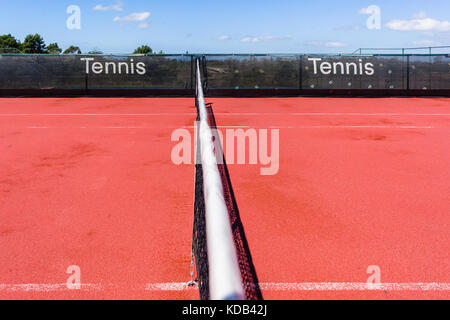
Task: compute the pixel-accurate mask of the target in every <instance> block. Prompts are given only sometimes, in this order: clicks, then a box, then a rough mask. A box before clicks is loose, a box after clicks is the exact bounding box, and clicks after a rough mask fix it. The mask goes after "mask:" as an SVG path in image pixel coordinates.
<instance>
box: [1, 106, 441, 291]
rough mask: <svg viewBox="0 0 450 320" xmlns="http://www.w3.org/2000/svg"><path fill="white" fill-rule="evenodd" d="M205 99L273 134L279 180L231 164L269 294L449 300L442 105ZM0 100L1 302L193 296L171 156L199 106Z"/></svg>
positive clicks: (178, 179)
mask: <svg viewBox="0 0 450 320" xmlns="http://www.w3.org/2000/svg"><path fill="white" fill-rule="evenodd" d="M206 100H207V102H210V103H213V104H212V110H213V113H214V117H215V121H216V124H217V128H218V129H219V130H221V128H223V129H226V128H247V129H248V128H253V129H258V130H259V129H271V130H275V129H277V130H279V135H280V140H279V141H280V151H279V152H280V155H279V171H278V173H277V174H275V175H261V174H260V169H261V166H258V165H238V164H228V166H227V167H228V170H229V176H230V180H231V183H232V187H233V191H234V196H235V199H236V203H237V206H238V208H239V215H240V221H241V223H242V226H243V230H244V231H245V237H246V242H247V243H248V247H249V252H250V254H251V259H252V264H253V267H254V269H255V271H256V275H257V279H258V284H259V288H260V290H261V293H262V296H263V298H264V299H312V298H314V299H317V298H319V299H323V298H337V299H340V298H345V299H348V298H355V299H365V298H380V299H383V298H388V299H392V298H406V299H410V298H448V297H449V287H450V285H449V282H450V281H449V279H448V275H449V274H450V273H449V271H450V270H449V264H448V252H449V249H450V247H449V239H448V228H449V222H450V221H449V216H448V212H449V209H450V202H449V198H448V181H449V179H450V171H449V170H448V163H449V162H450V153H449V150H450V146H449V142H448V139H446V138H445V137H446V136H448V134H449V131H450V100H449V99H444V98H436V99H430V98H386V99H364V98H361V99H356V98H258V99H251V98H239V99H237V98H207V99H206ZM0 104H1V109H0V113H1V114H0V121H1V125H0V128H1V134H0V143H1V150H3V152H2V153H1V163H2V166H1V169H0V170H1V176H2V180H1V182H0V185H1V201H0V206H1V210H0V214H1V220H2V225H1V232H0V234H1V242H2V259H1V260H0V275H1V284H0V297H1V298H2V299H16V298H20V299H35V298H43V299H61V298H62V299H79V298H81V299H88V298H95V299H98V298H100V299H130V298H136V299H198V298H199V292H198V289H197V288H195V287H190V288H188V287H186V286H185V283H187V282H188V281H189V280H190V274H189V270H190V261H191V255H190V253H191V245H192V243H191V239H192V224H193V216H192V212H193V204H194V203H193V194H194V187H195V182H194V174H195V166H194V164H192V165H175V164H174V163H173V162H172V160H171V152H172V148H173V147H174V145H175V144H174V142H173V141H171V135H172V133H173V131H174V130H176V129H179V128H186V129H187V130H189V131H192V133H194V131H193V127H194V123H195V120H196V116H197V112H196V108H195V101H194V99H192V98H14V99H1V100H0ZM446 190H447V191H446ZM71 265H77V266H79V267H80V268H81V283H82V286H81V289H80V290H69V289H67V287H66V281H67V278H68V277H69V275H68V274H67V273H66V269H67V268H68V267H69V266H71ZM371 265H377V266H379V267H380V269H381V283H382V285H381V287H380V288H378V289H376V290H369V288H368V287H367V286H366V284H365V283H366V280H367V278H368V277H369V276H370V275H368V274H367V272H366V271H367V268H368V267H369V266H371Z"/></svg>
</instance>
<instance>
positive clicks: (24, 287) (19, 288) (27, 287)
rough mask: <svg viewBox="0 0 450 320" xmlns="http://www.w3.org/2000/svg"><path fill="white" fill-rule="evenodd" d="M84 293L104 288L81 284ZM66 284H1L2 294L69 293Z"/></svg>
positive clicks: (0, 290)
mask: <svg viewBox="0 0 450 320" xmlns="http://www.w3.org/2000/svg"><path fill="white" fill-rule="evenodd" d="M80 286H81V289H80V290H83V291H92V290H97V291H98V290H102V288H103V286H102V285H98V284H89V283H87V284H81V285H80ZM68 290H69V289H68V288H67V284H66V283H62V284H35V283H27V284H0V292H2V291H14V292H54V291H68Z"/></svg>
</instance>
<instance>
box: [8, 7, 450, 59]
mask: <svg viewBox="0 0 450 320" xmlns="http://www.w3.org/2000/svg"><path fill="white" fill-rule="evenodd" d="M0 4H1V6H0V8H1V9H0V34H5V33H11V34H13V35H14V36H16V37H17V38H19V39H20V40H23V38H24V37H25V36H26V35H27V34H29V33H40V34H41V35H42V36H43V37H44V39H45V41H46V43H51V42H58V44H59V45H60V46H61V47H63V48H66V47H68V46H69V45H72V44H74V45H78V46H80V47H81V49H82V50H83V51H85V52H87V51H90V50H93V49H99V50H101V51H103V52H106V53H128V52H131V51H133V49H135V48H136V47H137V46H139V45H141V44H148V45H150V46H151V47H152V48H153V49H155V50H163V51H164V52H166V53H183V52H186V51H189V52H191V53H194V52H195V53H200V52H207V53H218V52H223V53H243V52H249V53H251V52H258V53H266V52H272V53H303V52H318V53H319V52H330V53H334V52H342V53H348V52H352V51H354V50H355V49H357V48H359V47H414V46H422V45H424V46H429V45H450V1H448V0H432V1H423V0H395V1H393V0H379V1H375V0H373V1H372V0H369V1H361V0H339V1H335V0H315V1H304V0H271V1H267V0H257V1H256V0H241V1H238V0H224V1H218V0H209V1H206V0H197V1H186V0H184V1H181V0H170V1H161V0H121V1H116V0H99V1H90V0H78V1H77V0H69V1H66V0H58V1H55V0H34V1H32V0H13V1H11V0H0ZM70 5H77V6H78V7H79V8H80V9H81V15H80V16H81V29H79V30H69V29H68V28H67V26H66V20H67V19H68V18H69V14H67V12H66V10H67V8H68V7H69V6H70ZM370 5H376V6H378V7H379V8H380V9H381V14H380V17H381V26H380V27H381V28H380V29H368V27H367V25H366V20H367V19H368V18H369V17H370V14H369V13H370V12H368V11H370V10H367V9H365V10H364V8H368V7H369V6H370ZM94 8H95V10H94Z"/></svg>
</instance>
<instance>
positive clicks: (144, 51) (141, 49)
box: [133, 45, 153, 54]
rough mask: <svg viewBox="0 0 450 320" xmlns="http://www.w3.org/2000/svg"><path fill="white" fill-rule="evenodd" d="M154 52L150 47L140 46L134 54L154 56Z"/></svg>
mask: <svg viewBox="0 0 450 320" xmlns="http://www.w3.org/2000/svg"><path fill="white" fill-rule="evenodd" d="M152 53H153V50H152V48H150V47H149V46H145V45H144V46H140V47H139V48H137V49H136V50H134V52H133V54H152Z"/></svg>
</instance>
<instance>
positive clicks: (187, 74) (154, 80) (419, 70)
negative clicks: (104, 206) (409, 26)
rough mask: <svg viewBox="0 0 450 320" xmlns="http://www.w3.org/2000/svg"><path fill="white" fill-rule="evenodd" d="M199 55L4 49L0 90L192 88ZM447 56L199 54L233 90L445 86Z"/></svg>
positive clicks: (207, 73)
mask: <svg viewBox="0 0 450 320" xmlns="http://www.w3.org/2000/svg"><path fill="white" fill-rule="evenodd" d="M197 58H198V56H196V55H188V54H186V55H182V54H180V55H151V56H126V55H122V56H121V55H18V54H10V55H7V54H6V55H0V75H1V77H0V90H14V89H19V90H27V89H28V90H44V89H60V90H89V89H92V90H104V89H105V90H107V89H110V90H122V91H124V90H127V89H137V90H139V89H147V90H152V89H155V91H157V90H160V89H162V90H166V89H168V90H170V89H174V90H192V89H193V88H194V84H195V81H194V76H193V75H194V69H195V68H194V61H195V60H196V59H197ZM87 59H88V60H87ZM449 63H450V55H445V54H434V55H419V54H416V55H414V54H412V55H411V54H410V55H384V54H383V55H366V56H365V55H270V54H265V55H258V54H253V55H249V54H247V55H245V54H239V55H204V56H203V59H202V64H203V65H202V66H203V69H204V74H203V76H204V80H205V85H206V86H205V88H206V89H211V90H223V91H224V90H225V91H226V90H228V91H230V90H231V91H232V92H234V91H235V90H236V94H239V93H238V92H239V89H242V90H248V89H251V90H256V91H258V89H260V90H259V91H261V92H262V91H264V90H266V89H268V90H274V89H275V90H294V91H295V90H297V92H298V93H300V90H302V89H308V90H314V89H318V90H319V89H321V90H334V89H336V90H368V89H369V90H370V89H383V90H388V91H389V90H424V91H425V90H449V89H450V72H449V71H450V70H449V69H450V65H449ZM141 64H142V65H141ZM87 65H88V66H87ZM144 65H145V67H143V66H144ZM367 66H369V68H367ZM86 69H88V70H86ZM371 70H373V72H371ZM142 71H145V72H142ZM141 73H142V74H141Z"/></svg>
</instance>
